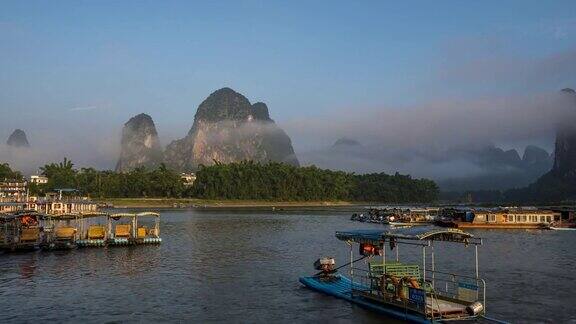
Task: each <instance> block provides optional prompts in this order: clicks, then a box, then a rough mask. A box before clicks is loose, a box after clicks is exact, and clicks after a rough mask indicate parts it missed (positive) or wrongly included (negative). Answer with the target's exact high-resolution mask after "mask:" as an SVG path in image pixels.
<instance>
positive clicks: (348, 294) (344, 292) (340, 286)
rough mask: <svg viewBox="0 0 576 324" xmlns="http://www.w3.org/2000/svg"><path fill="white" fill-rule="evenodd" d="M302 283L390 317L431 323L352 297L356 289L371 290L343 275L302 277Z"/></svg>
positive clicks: (416, 316) (367, 300)
mask: <svg viewBox="0 0 576 324" xmlns="http://www.w3.org/2000/svg"><path fill="white" fill-rule="evenodd" d="M300 282H301V283H302V284H303V285H305V286H306V287H308V288H310V289H314V290H316V291H319V292H322V293H324V294H327V295H330V296H334V297H336V298H340V299H344V300H347V301H349V302H351V303H354V304H357V305H359V306H362V307H364V308H367V309H370V310H372V311H375V312H378V313H381V314H385V315H387V316H390V317H394V318H397V319H401V320H404V321H409V322H412V323H430V320H428V319H426V318H424V317H422V316H419V315H418V314H411V313H407V312H405V311H404V310H396V309H393V308H390V307H385V306H384V305H381V304H377V303H374V302H373V301H371V300H369V299H366V298H362V297H361V296H359V295H356V294H355V295H352V289H354V291H369V290H370V289H369V288H368V287H366V286H363V285H360V284H359V283H356V282H354V283H352V282H351V280H350V279H348V278H346V277H344V276H341V275H336V276H334V278H333V279H332V280H323V279H320V278H319V277H302V278H300Z"/></svg>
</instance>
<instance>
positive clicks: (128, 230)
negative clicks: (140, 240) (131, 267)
mask: <svg viewBox="0 0 576 324" xmlns="http://www.w3.org/2000/svg"><path fill="white" fill-rule="evenodd" d="M136 217H137V216H136V214H131V213H117V214H110V215H108V230H109V232H108V239H107V240H106V243H107V244H108V245H132V244H134V243H135V242H136V235H137V234H136V228H137V220H136Z"/></svg>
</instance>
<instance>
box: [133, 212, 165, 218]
mask: <svg viewBox="0 0 576 324" xmlns="http://www.w3.org/2000/svg"><path fill="white" fill-rule="evenodd" d="M136 216H138V217H142V216H154V217H160V214H159V213H154V212H142V213H138V214H136Z"/></svg>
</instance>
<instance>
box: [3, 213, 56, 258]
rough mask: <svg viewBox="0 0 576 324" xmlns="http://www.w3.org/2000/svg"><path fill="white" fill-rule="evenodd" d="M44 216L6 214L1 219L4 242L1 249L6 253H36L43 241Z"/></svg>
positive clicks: (36, 214)
mask: <svg viewBox="0 0 576 324" xmlns="http://www.w3.org/2000/svg"><path fill="white" fill-rule="evenodd" d="M44 220H45V217H44V215H42V214H38V213H35V212H17V213H14V214H5V215H2V217H1V218H0V225H1V228H0V231H1V232H2V234H1V235H0V237H1V238H2V242H0V248H1V249H2V250H4V251H6V252H16V251H34V250H37V249H38V248H39V247H40V244H41V243H42V241H43V236H44V230H43V224H41V222H43V221H44Z"/></svg>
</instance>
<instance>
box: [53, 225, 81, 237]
mask: <svg viewBox="0 0 576 324" xmlns="http://www.w3.org/2000/svg"><path fill="white" fill-rule="evenodd" d="M55 234H56V238H58V239H72V238H74V235H75V234H76V229H75V228H74V227H58V228H57V229H56V231H55Z"/></svg>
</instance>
